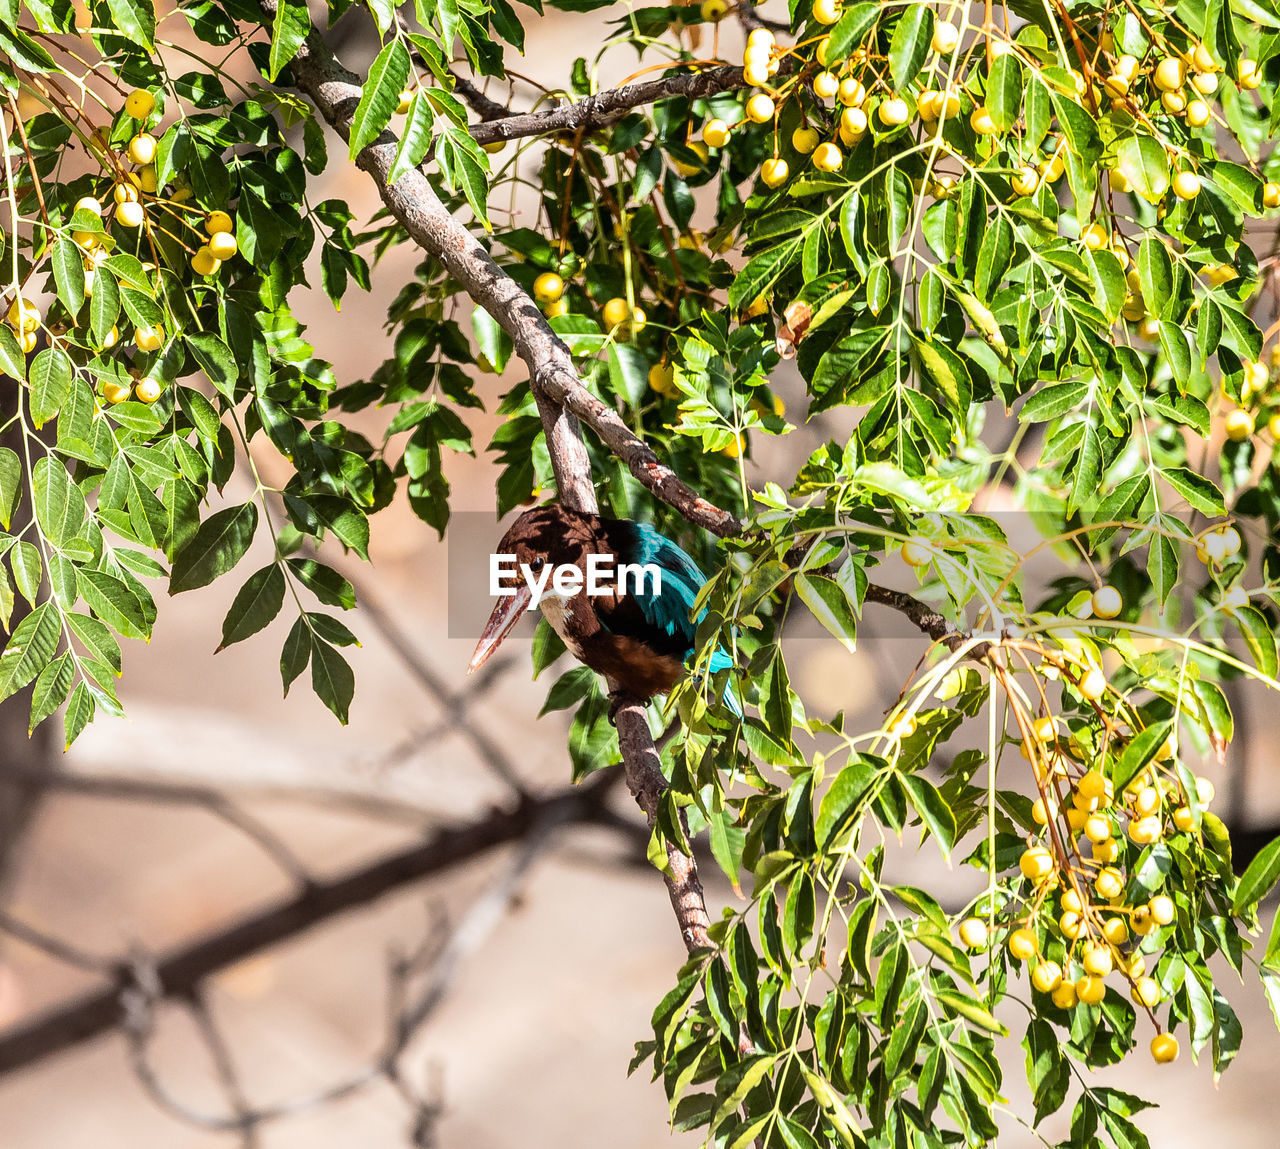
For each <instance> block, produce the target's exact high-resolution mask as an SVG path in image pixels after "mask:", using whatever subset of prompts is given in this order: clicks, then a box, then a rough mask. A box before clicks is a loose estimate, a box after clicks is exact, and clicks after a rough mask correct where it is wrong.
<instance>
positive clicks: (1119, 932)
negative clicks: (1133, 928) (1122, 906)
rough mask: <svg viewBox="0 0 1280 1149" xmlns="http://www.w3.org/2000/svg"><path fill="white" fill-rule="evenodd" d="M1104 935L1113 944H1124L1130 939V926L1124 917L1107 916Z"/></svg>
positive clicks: (1103, 929) (1103, 927) (1104, 923)
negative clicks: (1126, 923)
mask: <svg viewBox="0 0 1280 1149" xmlns="http://www.w3.org/2000/svg"><path fill="white" fill-rule="evenodd" d="M1102 936H1103V937H1104V938H1106V939H1107V941H1109V942H1110V943H1111V944H1112V945H1113V946H1122V945H1124V943H1125V942H1127V941H1128V940H1129V927H1128V926H1127V925H1125V921H1124V918H1107V920H1106V921H1105V922H1103V923H1102Z"/></svg>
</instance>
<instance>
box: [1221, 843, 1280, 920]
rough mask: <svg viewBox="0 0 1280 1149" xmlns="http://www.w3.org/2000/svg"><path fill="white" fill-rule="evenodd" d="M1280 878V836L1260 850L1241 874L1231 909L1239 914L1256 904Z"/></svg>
mask: <svg viewBox="0 0 1280 1149" xmlns="http://www.w3.org/2000/svg"><path fill="white" fill-rule="evenodd" d="M1277 879H1280V838H1277V839H1276V840H1275V841H1274V842H1269V843H1268V844H1267V845H1265V846H1263V848H1262V849H1261V850H1259V851H1258V853H1257V855H1256V856H1255V857H1254V859H1253V861H1252V862H1250V863H1249V866H1248V868H1247V869H1246V870H1245V872H1244V873H1243V874H1241V875H1240V884H1239V885H1238V886H1237V887H1236V893H1235V897H1234V898H1232V900H1231V909H1232V911H1233V912H1234V913H1236V914H1237V915H1239V914H1242V913H1244V912H1245V911H1246V910H1248V909H1249V908H1250V907H1251V906H1254V905H1256V904H1257V903H1258V902H1260V901H1261V900H1262V899H1263V898H1265V897H1266V896H1267V894H1269V893H1270V892H1271V887H1272V886H1274V885H1275V884H1276V881H1277Z"/></svg>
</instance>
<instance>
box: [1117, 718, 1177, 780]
mask: <svg viewBox="0 0 1280 1149" xmlns="http://www.w3.org/2000/svg"><path fill="white" fill-rule="evenodd" d="M1172 731H1173V723H1172V722H1153V723H1151V725H1150V726H1148V727H1147V728H1146V729H1145V730H1141V731H1139V732H1138V733H1137V734H1136V735H1134V737H1133V738H1131V739H1130V740H1129V745H1127V746H1126V747H1125V748H1124V752H1123V753H1122V754H1121V755H1120V758H1119V760H1118V761H1117V762H1116V764H1115V768H1114V769H1113V771H1112V773H1111V783H1112V785H1113V786H1114V787H1115V792H1116V793H1117V794H1119V793H1120V792H1121V791H1122V790H1124V788H1125V787H1126V786H1128V785H1129V783H1130V782H1132V781H1133V780H1134V779H1135V778H1136V777H1137V776H1138V775H1139V774H1140V773H1141V772H1142V771H1143V770H1145V769H1146V768H1147V766H1149V765H1150V764H1151V763H1152V762H1153V761H1155V757H1156V755H1157V754H1158V753H1159V752H1160V748H1161V747H1162V746H1163V745H1164V744H1165V741H1166V739H1168V737H1169V735H1170V734H1171V733H1172Z"/></svg>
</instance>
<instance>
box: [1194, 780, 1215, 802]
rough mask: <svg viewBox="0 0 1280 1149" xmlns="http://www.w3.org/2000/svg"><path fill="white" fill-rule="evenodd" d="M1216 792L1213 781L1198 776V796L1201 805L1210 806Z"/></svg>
mask: <svg viewBox="0 0 1280 1149" xmlns="http://www.w3.org/2000/svg"><path fill="white" fill-rule="evenodd" d="M1215 793H1216V791H1215V790H1214V788H1213V783H1212V782H1210V781H1209V779H1208V778H1201V777H1197V778H1196V798H1197V799H1198V800H1199V802H1200V805H1201V806H1208V805H1209V803H1210V802H1212V801H1213V798H1214V794H1215Z"/></svg>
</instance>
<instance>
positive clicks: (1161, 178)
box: [1117, 135, 1169, 203]
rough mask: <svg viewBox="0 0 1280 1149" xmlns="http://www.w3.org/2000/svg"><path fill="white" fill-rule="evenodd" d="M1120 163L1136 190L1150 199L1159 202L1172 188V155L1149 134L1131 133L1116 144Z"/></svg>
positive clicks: (1150, 201)
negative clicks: (1170, 176) (1170, 184)
mask: <svg viewBox="0 0 1280 1149" xmlns="http://www.w3.org/2000/svg"><path fill="white" fill-rule="evenodd" d="M1117 156H1118V158H1119V163H1118V165H1117V166H1118V167H1119V169H1120V171H1121V172H1123V173H1124V175H1125V178H1126V179H1128V181H1129V183H1130V184H1132V185H1133V190H1134V191H1135V192H1137V193H1138V195H1140V196H1141V197H1142V198H1143V199H1145V200H1146V201H1147V202H1148V203H1159V202H1160V200H1162V199H1163V198H1164V193H1165V192H1166V191H1168V189H1169V157H1168V156H1167V155H1165V150H1164V148H1163V147H1162V146H1161V145H1160V143H1159V142H1158V141H1157V140H1156V139H1155V138H1154V137H1153V136H1149V135H1135V136H1129V137H1128V138H1127V139H1123V140H1121V141H1120V144H1119V146H1118V148H1117Z"/></svg>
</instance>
